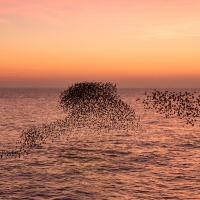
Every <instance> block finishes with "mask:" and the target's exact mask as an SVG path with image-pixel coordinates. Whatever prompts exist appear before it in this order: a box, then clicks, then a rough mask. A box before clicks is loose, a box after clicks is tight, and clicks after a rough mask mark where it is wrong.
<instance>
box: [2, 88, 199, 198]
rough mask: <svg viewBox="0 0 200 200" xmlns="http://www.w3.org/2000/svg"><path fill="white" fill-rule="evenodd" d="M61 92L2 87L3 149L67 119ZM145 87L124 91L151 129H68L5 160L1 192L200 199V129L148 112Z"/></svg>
mask: <svg viewBox="0 0 200 200" xmlns="http://www.w3.org/2000/svg"><path fill="white" fill-rule="evenodd" d="M182 90H183V89H182ZM61 91H62V90H61V89H0V111H1V115H0V150H5V149H12V148H13V147H15V142H16V141H18V140H19V137H20V135H21V132H22V130H23V129H29V128H30V127H32V126H41V125H42V124H45V123H47V124H48V123H50V122H53V121H55V120H57V119H62V118H63V117H64V116H65V115H64V113H63V112H62V110H59V109H58V100H59V95H60V92H61ZM145 91H148V90H144V89H123V90H122V89H121V90H119V94H120V96H121V98H122V99H123V100H124V101H125V102H127V103H128V104H130V105H131V106H132V107H133V108H134V109H135V111H136V113H137V115H140V117H141V124H142V125H143V130H145V132H136V133H129V134H124V133H120V132H117V131H116V133H103V134H102V135H98V136H97V135H95V134H92V133H89V134H88V135H86V134H84V135H83V134H81V133H77V134H75V135H71V136H65V135H63V136H62V137H61V138H55V140H54V141H52V142H47V143H46V144H44V145H43V146H42V147H41V148H38V149H35V150H33V151H32V152H31V154H29V155H27V156H24V157H21V158H3V159H0V199H6V200H9V199H55V200H56V199H57V200H58V199H71V200H72V199H81V200H82V199H122V200H125V199H147V200H150V199H152V200H155V199H181V200H182V199H195V200H199V199H200V128H199V126H198V125H196V126H194V127H192V126H189V125H186V123H185V121H184V120H181V119H178V118H176V117H171V118H164V117H163V116H161V115H159V114H156V113H154V112H152V111H146V112H145V111H144V108H143V104H142V99H143V98H144V92H145ZM177 91H180V90H177ZM183 91H184V90H183ZM185 91H186V90H185ZM187 91H193V90H191V89H190V90H187ZM195 91H197V92H198V94H200V90H195ZM138 98H140V100H139V101H136V99H138Z"/></svg>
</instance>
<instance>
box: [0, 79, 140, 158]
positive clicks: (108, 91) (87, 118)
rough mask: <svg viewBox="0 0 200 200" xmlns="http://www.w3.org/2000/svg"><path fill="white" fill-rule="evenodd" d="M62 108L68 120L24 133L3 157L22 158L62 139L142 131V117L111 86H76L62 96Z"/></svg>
mask: <svg viewBox="0 0 200 200" xmlns="http://www.w3.org/2000/svg"><path fill="white" fill-rule="evenodd" d="M60 107H61V108H62V109H63V110H64V112H65V113H66V117H65V119H63V120H57V121H55V122H53V123H50V124H47V125H43V126H41V127H33V128H31V129H28V130H24V131H23V132H22V134H21V138H20V141H19V142H17V147H16V149H15V150H13V151H2V152H1V153H0V156H1V157H4V156H11V157H13V156H15V157H20V156H21V155H24V154H28V153H29V152H30V150H32V149H34V148H37V147H39V146H41V145H42V144H43V143H45V141H47V140H53V139H55V138H57V137H59V136H60V135H64V136H66V137H70V135H72V134H76V133H77V134H78V133H80V132H81V133H85V134H88V133H93V134H99V133H100V132H101V133H103V132H112V131H115V132H116V131H120V132H130V131H140V130H141V125H140V123H139V122H140V119H139V117H138V116H136V114H135V111H134V109H132V108H131V107H130V106H129V105H127V104H126V103H125V102H123V101H122V100H121V99H120V97H119V96H118V95H117V88H116V85H114V84H112V83H99V82H82V83H76V84H74V85H72V86H70V87H69V88H68V89H67V90H65V91H64V92H62V93H61V95H60Z"/></svg>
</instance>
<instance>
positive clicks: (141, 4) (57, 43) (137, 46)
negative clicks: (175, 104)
mask: <svg viewBox="0 0 200 200" xmlns="http://www.w3.org/2000/svg"><path fill="white" fill-rule="evenodd" d="M0 49H1V52H0V87H62V88H63V87H67V86H68V85H70V84H72V83H74V82H79V81H85V80H87V81H92V80H94V81H111V82H114V83H118V87H137V88H140V87H143V88H144V87H146V88H148V87H150V88H151V87H155V88H159V87H179V88H180V87H184V88H189V87H194V88H199V87H200V1H199V0H106V1H103V0H57V1H55V0H0Z"/></svg>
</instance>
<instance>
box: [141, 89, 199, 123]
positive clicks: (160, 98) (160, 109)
mask: <svg viewBox="0 0 200 200" xmlns="http://www.w3.org/2000/svg"><path fill="white" fill-rule="evenodd" d="M145 94H146V98H145V99H144V101H143V104H144V108H145V109H147V110H148V109H151V110H154V111H156V112H157V113H159V114H163V115H164V116H165V117H170V116H177V117H179V118H180V119H184V120H185V121H186V123H187V124H189V125H192V126H194V125H195V124H197V123H198V122H199V117H200V95H198V96H197V95H196V92H194V93H190V92H169V91H165V92H161V91H158V90H156V89H155V90H154V91H153V92H152V93H151V95H147V93H145Z"/></svg>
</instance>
